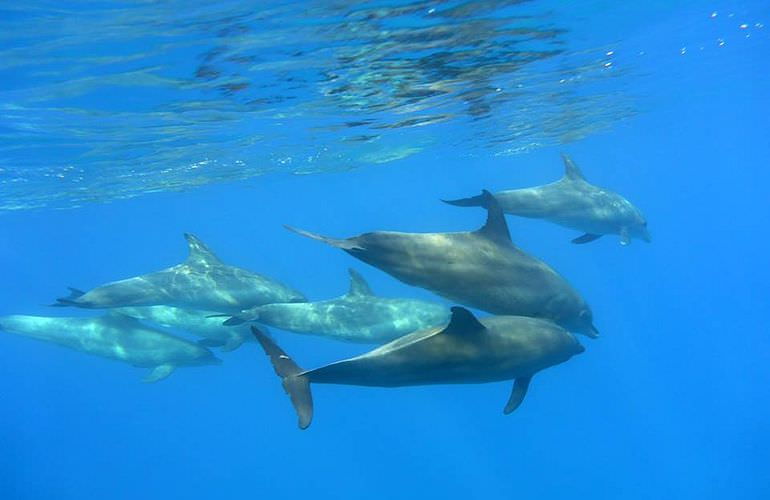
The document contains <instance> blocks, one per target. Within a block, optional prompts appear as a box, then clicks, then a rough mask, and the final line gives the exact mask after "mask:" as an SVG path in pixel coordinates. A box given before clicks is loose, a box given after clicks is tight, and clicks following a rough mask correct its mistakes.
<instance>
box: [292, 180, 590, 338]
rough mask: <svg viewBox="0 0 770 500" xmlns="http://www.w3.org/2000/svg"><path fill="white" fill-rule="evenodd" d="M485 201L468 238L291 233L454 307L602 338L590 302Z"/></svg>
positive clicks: (495, 206)
mask: <svg viewBox="0 0 770 500" xmlns="http://www.w3.org/2000/svg"><path fill="white" fill-rule="evenodd" d="M483 196H484V198H485V202H484V204H485V207H486V208H487V221H486V223H485V224H484V226H482V227H481V228H480V229H478V230H476V231H470V232H459V233H399V232H393V231H376V232H371V233H364V234H361V235H358V236H353V237H350V238H345V239H336V238H329V237H327V236H322V235H319V234H316V233H311V232H309V231H305V230H302V229H296V228H293V227H290V226H287V228H288V229H289V230H291V231H294V232H296V233H298V234H301V235H303V236H307V237H308V238H311V239H314V240H318V241H321V242H323V243H326V244H328V245H331V246H333V247H336V248H340V249H342V250H344V251H345V252H347V253H349V254H350V255H352V256H353V257H355V258H357V259H359V260H362V261H364V262H366V263H367V264H370V265H372V266H374V267H377V268H378V269H380V270H382V271H385V272H386V273H388V274H390V275H391V276H393V277H395V278H396V279H398V280H400V281H403V282H404V283H406V284H409V285H414V286H419V287H422V288H426V289H428V290H431V291H433V292H435V293H437V294H438V295H441V296H442V297H445V298H447V299H449V300H451V301H454V302H458V303H460V304H463V305H466V306H469V307H475V308H477V309H481V310H482V311H487V312H489V313H492V314H504V315H512V316H530V317H535V318H545V319H550V320H552V321H554V322H556V323H557V324H559V325H561V326H563V327H564V328H566V329H568V330H570V331H575V332H579V333H583V334H585V335H588V336H589V337H597V336H598V331H597V330H596V327H595V326H594V324H593V314H592V312H591V308H590V307H589V306H588V304H587V303H586V302H585V300H583V298H582V297H581V296H580V294H579V293H578V292H577V291H576V290H574V289H573V288H572V286H570V284H569V283H568V282H567V280H565V279H564V278H563V277H562V276H561V275H559V274H558V273H557V272H556V271H554V270H553V269H551V267H549V266H548V265H547V264H546V263H545V262H543V261H541V260H539V259H537V258H535V257H533V256H531V255H529V254H527V253H525V252H524V251H523V250H521V249H520V248H518V247H517V246H516V245H514V244H513V242H512V241H511V236H510V233H509V232H508V225H507V223H506V221H505V216H504V215H503V211H502V210H501V209H500V206H499V205H498V204H497V202H496V200H495V198H494V197H493V196H492V195H491V194H490V193H489V192H488V191H484V194H483Z"/></svg>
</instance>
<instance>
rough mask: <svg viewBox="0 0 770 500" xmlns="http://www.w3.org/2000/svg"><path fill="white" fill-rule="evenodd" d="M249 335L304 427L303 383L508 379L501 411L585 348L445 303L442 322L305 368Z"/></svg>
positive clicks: (515, 320)
mask: <svg viewBox="0 0 770 500" xmlns="http://www.w3.org/2000/svg"><path fill="white" fill-rule="evenodd" d="M253 331H254V335H255V336H256V337H257V340H258V341H259V343H260V344H261V345H262V348H263V349H264V350H265V353H266V354H267V355H268V356H269V357H270V361H271V362H272V364H273V368H274V369H275V372H276V373H277V374H278V376H279V377H281V379H282V382H283V387H284V389H285V391H286V392H287V393H288V394H289V397H290V398H291V401H292V404H293V405H294V409H295V411H296V413H297V416H298V419H299V427H300V428H301V429H305V428H307V427H308V426H309V425H310V422H311V420H312V418H313V398H312V394H311V392H310V384H311V383H317V384H343V385H361V386H376V387H403V386H413V385H430V384H479V383H485V382H496V381H502V380H511V379H513V380H514V384H513V390H512V391H511V395H510V397H509V398H508V402H507V403H506V405H505V407H504V409H503V412H504V413H505V414H508V413H511V412H512V411H514V410H515V409H516V408H518V407H519V405H520V404H521V402H522V401H523V400H524V396H525V395H526V393H527V388H528V387H529V383H530V380H531V379H532V377H533V375H535V374H536V373H537V372H539V371H541V370H544V369H545V368H548V367H550V366H554V365H557V364H559V363H563V362H565V361H567V360H568V359H570V358H571V357H572V356H574V355H575V354H579V353H581V352H583V351H584V348H583V346H581V345H580V343H579V342H578V341H577V340H576V339H575V337H574V336H572V335H571V334H570V333H569V332H567V331H566V330H564V329H563V328H561V327H559V326H557V325H556V324H554V323H552V322H550V321H547V320H542V319H536V318H526V317H521V316H492V317H488V318H482V319H481V320H479V319H477V318H476V317H475V316H474V315H473V314H472V313H471V312H470V311H468V310H467V309H464V308H462V307H453V308H452V317H451V320H450V321H449V324H447V325H445V326H441V327H438V328H431V329H428V330H423V331H419V332H414V333H410V334H409V335H406V336H404V337H401V338H400V339H397V340H394V341H392V342H390V343H388V344H385V345H383V346H381V347H378V348H377V349H374V350H372V351H369V352H367V353H365V354H362V355H360V356H356V357H354V358H350V359H346V360H343V361H338V362H336V363H332V364H329V365H326V366H322V367H320V368H316V369H314V370H304V369H302V368H300V367H299V365H298V364H297V363H296V362H295V361H294V360H293V359H292V358H291V357H289V356H288V355H287V354H286V353H285V352H284V351H283V350H282V349H281V348H280V347H279V346H278V345H277V344H276V343H275V342H274V341H273V340H272V339H270V337H268V336H267V335H266V334H265V333H264V332H261V331H260V330H259V329H257V328H256V327H253Z"/></svg>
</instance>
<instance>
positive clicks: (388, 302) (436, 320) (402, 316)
mask: <svg viewBox="0 0 770 500" xmlns="http://www.w3.org/2000/svg"><path fill="white" fill-rule="evenodd" d="M349 272H350V290H349V291H348V293H346V294H345V295H342V296H341V297H337V298H334V299H331V300H324V301H320V302H306V303H302V304H266V305H264V306H257V307H254V308H252V309H249V310H246V311H243V312H241V313H240V314H237V315H235V316H233V317H232V318H230V319H229V320H227V321H225V324H226V325H237V324H240V323H243V322H244V321H258V322H260V323H263V324H266V325H269V326H274V327H276V328H280V329H282V330H288V331H292V332H297V333H309V334H314V335H321V336H323V337H329V338H334V339H338V340H344V341H348V342H360V343H365V344H382V343H383V342H389V341H391V340H393V339H396V338H398V337H401V336H403V335H406V334H407V333H411V332H414V331H417V330H423V329H425V328H429V327H432V326H437V325H443V324H446V322H447V321H448V319H449V308H448V307H446V306H442V305H440V304H436V303H433V302H427V301H424V300H416V299H389V298H385V297H377V296H376V295H374V294H373V293H372V291H371V289H370V288H369V285H368V284H367V283H366V281H365V280H364V278H363V277H362V276H361V275H360V274H358V273H357V272H356V271H354V270H353V269H350V270H349ZM252 338H253V337H252Z"/></svg>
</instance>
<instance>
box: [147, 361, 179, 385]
mask: <svg viewBox="0 0 770 500" xmlns="http://www.w3.org/2000/svg"><path fill="white" fill-rule="evenodd" d="M175 368H176V367H175V366H174V365H158V366H156V367H155V368H153V369H152V371H151V372H150V373H148V374H147V376H146V377H144V378H143V379H142V382H146V383H148V384H149V383H152V382H158V381H159V380H163V379H164V378H166V377H168V376H169V375H171V373H173V371H174V369H175Z"/></svg>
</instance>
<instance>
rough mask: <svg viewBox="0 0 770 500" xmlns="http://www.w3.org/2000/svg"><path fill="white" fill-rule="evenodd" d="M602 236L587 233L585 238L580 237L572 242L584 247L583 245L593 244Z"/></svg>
mask: <svg viewBox="0 0 770 500" xmlns="http://www.w3.org/2000/svg"><path fill="white" fill-rule="evenodd" d="M602 236H603V235H601V234H593V233H586V234H584V235H583V236H578V237H577V238H575V239H574V240H572V243H574V244H576V245H582V244H583V243H591V242H592V241H596V240H598V239H599V238H601V237H602Z"/></svg>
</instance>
